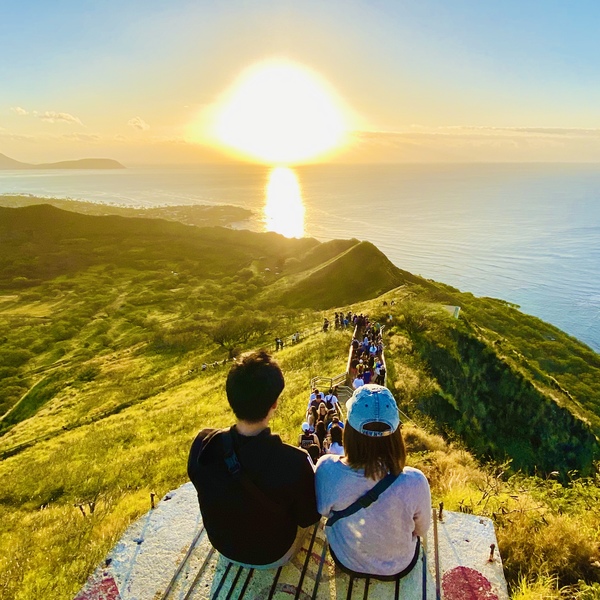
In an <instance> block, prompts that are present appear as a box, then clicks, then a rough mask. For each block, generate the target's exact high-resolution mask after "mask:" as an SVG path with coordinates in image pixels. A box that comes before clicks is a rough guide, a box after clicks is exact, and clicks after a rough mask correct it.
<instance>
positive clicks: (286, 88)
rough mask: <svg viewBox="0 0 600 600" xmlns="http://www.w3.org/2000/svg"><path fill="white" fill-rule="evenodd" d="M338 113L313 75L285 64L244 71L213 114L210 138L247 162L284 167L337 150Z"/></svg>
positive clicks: (340, 136)
mask: <svg viewBox="0 0 600 600" xmlns="http://www.w3.org/2000/svg"><path fill="white" fill-rule="evenodd" d="M345 132H346V124H345V118H344V110H343V109H342V108H341V103H340V102H338V101H337V100H336V98H335V95H334V93H333V92H332V91H330V90H329V87H328V85H327V84H326V83H325V82H323V81H322V80H321V79H320V78H319V77H318V76H317V75H316V74H315V73H313V72H311V71H309V70H308V69H306V68H304V67H300V66H298V65H295V64H293V63H290V62H282V61H278V62H267V63H261V64H258V65H256V66H254V67H251V68H250V69H248V70H247V71H245V72H244V73H243V74H242V75H241V77H240V78H239V80H238V81H237V82H236V83H235V84H234V86H233V88H232V89H231V90H230V91H229V93H228V94H226V97H225V99H224V101H223V103H222V104H221V105H220V106H219V108H218V109H217V114H216V116H215V121H214V131H213V135H214V137H215V138H216V140H217V142H218V143H220V144H221V145H222V146H224V147H226V148H228V149H229V150H232V151H234V152H236V153H239V154H241V155H243V156H246V157H248V158H251V159H253V160H259V161H261V162H265V163H267V164H273V165H289V164H296V163H300V162H304V161H311V160H315V159H317V158H318V157H322V156H323V155H325V154H327V153H329V152H331V151H333V150H335V149H337V148H339V147H341V145H342V144H343V142H344V137H345Z"/></svg>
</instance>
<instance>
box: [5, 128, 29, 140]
mask: <svg viewBox="0 0 600 600" xmlns="http://www.w3.org/2000/svg"><path fill="white" fill-rule="evenodd" d="M0 139H2V140H9V141H11V142H35V141H36V139H37V138H36V137H35V136H33V135H26V134H22V133H12V132H11V131H7V130H6V129H0Z"/></svg>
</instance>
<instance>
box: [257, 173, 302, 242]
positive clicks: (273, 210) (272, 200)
mask: <svg viewBox="0 0 600 600" xmlns="http://www.w3.org/2000/svg"><path fill="white" fill-rule="evenodd" d="M265 229H266V231H275V232H277V233H281V234H282V235H285V236H286V237H297V238H300V237H302V236H304V203H303V202H302V192H301V189H300V183H299V182H298V178H297V177H296V174H295V173H294V171H292V169H289V168H288V167H276V168H275V169H273V170H272V171H271V173H270V174H269V182H268V183H267V193H266V201H265Z"/></svg>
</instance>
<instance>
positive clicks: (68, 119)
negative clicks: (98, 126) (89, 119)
mask: <svg viewBox="0 0 600 600" xmlns="http://www.w3.org/2000/svg"><path fill="white" fill-rule="evenodd" d="M33 114H34V115H35V116H36V117H37V118H38V119H42V121H47V122H48V123H56V122H57V121H63V122H65V123H77V124H78V125H83V123H82V122H81V121H80V120H79V117H75V116H73V115H71V114H69V113H65V112H54V111H53V110H47V111H45V112H43V113H39V112H37V111H34V112H33Z"/></svg>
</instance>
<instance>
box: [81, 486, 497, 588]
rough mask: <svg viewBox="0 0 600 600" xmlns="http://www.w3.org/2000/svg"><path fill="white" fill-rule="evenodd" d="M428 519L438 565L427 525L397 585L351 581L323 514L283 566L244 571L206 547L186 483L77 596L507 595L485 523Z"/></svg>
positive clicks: (447, 515)
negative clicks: (332, 547)
mask: <svg viewBox="0 0 600 600" xmlns="http://www.w3.org/2000/svg"><path fill="white" fill-rule="evenodd" d="M435 526H436V528H437V533H438V535H437V537H438V550H439V551H438V552H437V559H438V560H437V562H436V552H435V543H434V527H433V526H432V527H431V528H430V532H429V535H428V539H427V540H425V543H424V545H425V546H426V548H427V550H426V552H424V553H422V556H421V558H420V559H419V562H418V563H417V565H416V567H415V568H414V569H413V570H412V572H411V573H410V574H409V575H408V576H407V577H405V578H404V579H401V580H400V581H399V582H398V583H396V582H381V581H377V580H374V579H370V580H368V581H367V580H363V579H356V580H354V581H352V582H351V580H350V578H349V577H348V576H347V575H345V574H344V573H342V572H341V571H340V570H339V569H337V568H336V567H335V565H334V563H333V561H332V559H331V556H330V554H329V552H328V551H327V542H326V539H325V535H324V531H323V521H321V523H319V524H318V525H317V526H315V527H313V528H311V530H310V532H309V535H307V536H306V538H305V540H304V544H303V547H302V550H301V551H300V552H299V553H298V554H297V555H296V556H295V557H294V558H293V559H292V561H291V562H290V563H288V564H287V565H285V566H284V567H283V568H281V569H279V570H276V569H272V570H262V571H261V570H254V569H244V568H241V567H238V566H234V565H232V564H231V563H229V561H227V560H226V559H224V558H223V557H222V556H220V555H219V554H218V552H216V551H215V550H214V549H213V548H212V546H211V545H210V543H209V541H208V538H207V536H206V532H205V531H204V528H203V526H202V519H201V515H200V511H199V508H198V501H197V497H196V491H195V489H194V487H193V485H192V484H191V483H187V484H185V485H183V486H181V487H180V488H178V489H177V490H174V491H172V492H169V493H168V494H167V495H166V496H165V497H164V498H163V499H162V500H161V502H160V503H159V504H158V505H157V507H156V508H155V509H153V510H151V511H149V512H148V513H147V514H146V515H144V516H143V517H142V518H140V519H139V520H138V521H136V522H135V523H134V524H133V525H131V527H129V529H128V530H127V531H126V532H125V534H124V535H123V537H122V538H121V540H120V541H119V542H118V543H117V545H116V546H115V547H114V548H113V550H112V551H111V552H110V554H109V555H108V556H107V557H106V560H105V561H104V563H103V564H102V565H100V566H99V567H98V568H97V569H96V571H95V572H94V573H93V574H92V576H91V577H90V578H89V580H88V582H87V583H86V585H85V586H84V587H83V588H82V590H81V591H80V592H79V594H77V596H76V599H75V600H167V599H175V598H176V599H177V600H200V599H202V600H204V599H211V600H212V599H214V600H217V599H223V600H224V599H239V598H246V599H248V600H268V599H269V598H273V599H283V598H285V599H286V600H290V599H291V598H295V599H297V600H334V599H335V600H342V599H349V598H355V599H359V598H360V599H363V598H371V599H372V600H378V599H387V598H403V599H413V598H414V599H415V600H418V599H427V600H435V599H436V598H443V599H444V600H508V592H507V589H506V581H505V579H504V574H503V571H502V561H501V558H500V555H499V553H498V551H497V541H496V536H495V532H494V526H493V523H492V521H491V520H490V519H487V518H483V517H478V516H475V515H466V514H462V513H455V512H444V513H443V516H442V520H441V521H440V520H439V519H438V518H437V516H436V518H435ZM492 544H494V546H495V552H494V556H493V558H492V560H490V546H491V545H492ZM436 566H437V568H436ZM350 585H351V587H350Z"/></svg>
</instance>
